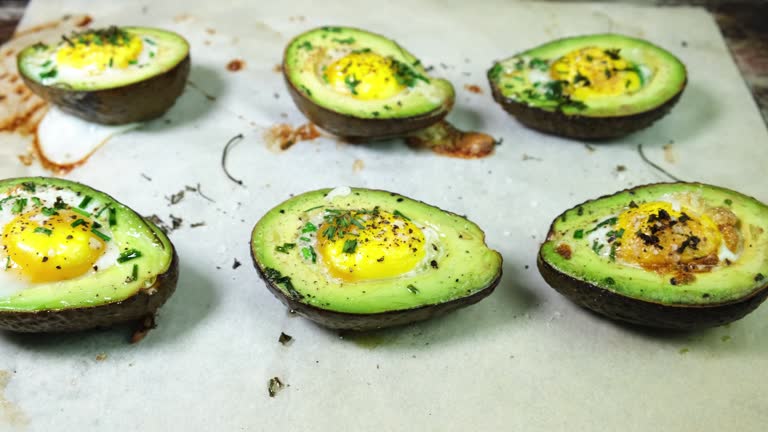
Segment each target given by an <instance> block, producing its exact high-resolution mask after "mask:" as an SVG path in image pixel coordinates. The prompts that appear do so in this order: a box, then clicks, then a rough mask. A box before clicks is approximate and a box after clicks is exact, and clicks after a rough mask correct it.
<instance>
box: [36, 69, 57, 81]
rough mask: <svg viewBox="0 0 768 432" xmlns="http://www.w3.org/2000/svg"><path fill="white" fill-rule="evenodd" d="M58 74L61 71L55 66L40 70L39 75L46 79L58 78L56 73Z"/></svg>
mask: <svg viewBox="0 0 768 432" xmlns="http://www.w3.org/2000/svg"><path fill="white" fill-rule="evenodd" d="M58 74H59V71H58V70H57V69H56V68H55V67H54V68H51V69H49V70H47V71H44V72H40V75H38V76H39V77H40V79H46V78H56V75H58Z"/></svg>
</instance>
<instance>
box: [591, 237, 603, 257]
mask: <svg viewBox="0 0 768 432" xmlns="http://www.w3.org/2000/svg"><path fill="white" fill-rule="evenodd" d="M604 246H605V245H604V244H602V243H598V242H597V240H595V241H593V242H592V251H593V252H594V253H596V254H598V255H600V251H601V250H602V249H603V247H604Z"/></svg>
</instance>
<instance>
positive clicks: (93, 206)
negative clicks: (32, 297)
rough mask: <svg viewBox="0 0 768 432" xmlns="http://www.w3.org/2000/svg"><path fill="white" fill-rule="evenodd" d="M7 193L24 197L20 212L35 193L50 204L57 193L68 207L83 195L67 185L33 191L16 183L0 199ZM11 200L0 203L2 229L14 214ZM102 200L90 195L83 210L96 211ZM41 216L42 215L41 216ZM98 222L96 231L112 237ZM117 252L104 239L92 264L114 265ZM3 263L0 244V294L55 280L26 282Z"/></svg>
mask: <svg viewBox="0 0 768 432" xmlns="http://www.w3.org/2000/svg"><path fill="white" fill-rule="evenodd" d="M9 196H13V197H18V198H26V199H27V206H26V207H25V208H24V210H23V211H22V213H24V212H26V211H29V210H31V209H32V208H33V206H34V203H32V200H31V198H32V197H37V198H38V199H39V200H40V201H41V203H42V205H43V206H44V207H53V205H54V203H55V202H56V198H57V197H61V200H62V201H63V202H64V203H66V204H68V205H69V206H71V207H78V205H79V204H80V202H81V201H82V199H83V195H77V193H76V192H74V191H71V190H68V189H61V190H57V189H56V188H54V187H50V186H48V187H44V186H40V185H37V186H36V188H35V192H31V191H28V190H25V189H23V188H21V187H20V188H18V190H16V191H14V192H13V193H11V194H9V193H0V200H2V199H4V198H7V197H9ZM13 202H14V200H13V199H12V200H10V201H7V202H5V204H3V205H2V209H1V210H0V230H4V229H5V226H6V225H7V224H9V223H10V222H11V221H12V220H13V219H15V218H16V217H17V216H18V214H13V212H12V208H13ZM104 204H105V203H101V202H99V201H98V200H97V199H96V198H95V197H94V199H92V200H91V202H90V203H89V204H88V206H86V208H85V209H83V210H85V211H87V212H90V213H92V214H93V213H94V212H97V211H98V210H99V209H101V208H102V207H103V205H104ZM105 214H106V212H105ZM102 218H104V214H102ZM37 219H39V218H37V217H36V218H35V220H37ZM41 219H45V217H44V216H41ZM100 222H102V227H101V228H99V231H101V232H103V233H104V234H106V235H107V236H109V237H114V236H113V234H112V231H111V230H110V228H109V224H108V223H103V221H100ZM0 241H2V240H0ZM3 245H4V244H3ZM119 256H120V250H119V249H118V247H117V244H116V243H115V241H114V240H112V241H108V242H106V245H105V249H104V253H103V255H102V256H101V257H100V258H99V259H98V260H97V261H96V263H95V266H96V267H97V268H98V269H99V270H98V271H102V270H104V269H107V268H109V267H111V266H113V265H115V263H116V262H117V258H118V257H119ZM7 263H8V254H7V253H6V251H5V248H0V298H5V297H9V296H11V295H14V294H16V293H18V292H20V291H22V290H25V289H29V288H34V287H37V286H41V285H48V284H51V283H55V282H44V283H33V282H30V281H28V280H26V278H25V277H24V276H23V275H22V274H21V273H20V272H18V271H15V270H14V269H13V268H6V264H7ZM11 267H13V263H12V261H11ZM95 272H96V271H94V270H93V269H91V270H89V271H88V272H87V273H85V274H83V275H81V276H79V277H78V278H76V279H81V278H87V277H88V276H89V275H91V274H93V273H95Z"/></svg>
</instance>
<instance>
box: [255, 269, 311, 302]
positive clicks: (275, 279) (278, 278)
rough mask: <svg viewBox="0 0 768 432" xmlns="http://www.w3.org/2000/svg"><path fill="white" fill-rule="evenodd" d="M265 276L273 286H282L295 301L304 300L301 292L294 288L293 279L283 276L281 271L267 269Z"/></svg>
mask: <svg viewBox="0 0 768 432" xmlns="http://www.w3.org/2000/svg"><path fill="white" fill-rule="evenodd" d="M264 276H265V277H266V278H267V280H269V281H270V282H272V283H273V284H275V285H282V286H283V287H284V288H285V289H286V291H288V294H290V295H291V297H293V298H294V299H296V300H300V299H302V298H304V296H303V295H302V294H301V293H300V292H298V291H296V288H294V286H293V283H292V282H291V278H290V277H288V276H283V274H282V273H280V271H279V270H275V269H273V268H271V267H267V268H265V269H264Z"/></svg>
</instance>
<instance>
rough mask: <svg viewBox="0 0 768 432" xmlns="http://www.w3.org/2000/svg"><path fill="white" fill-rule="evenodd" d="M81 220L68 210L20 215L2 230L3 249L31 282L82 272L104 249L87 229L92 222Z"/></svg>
mask: <svg viewBox="0 0 768 432" xmlns="http://www.w3.org/2000/svg"><path fill="white" fill-rule="evenodd" d="M85 219H86V218H83V217H82V216H80V215H78V214H76V213H74V212H72V211H69V210H59V211H58V214H56V215H53V216H50V217H46V216H44V215H42V214H41V213H39V212H38V211H31V212H27V213H24V214H21V215H19V216H17V217H16V218H14V219H13V220H12V221H11V222H9V223H8V224H7V225H6V226H5V228H4V229H3V245H4V246H5V252H6V253H7V254H8V256H9V257H10V258H11V261H12V262H13V263H14V264H15V265H14V266H13V267H15V268H17V269H18V271H19V272H20V273H21V274H22V275H23V276H25V277H26V278H27V279H28V280H30V281H31V282H54V281H62V280H67V279H71V278H74V277H77V276H80V275H82V274H85V273H86V272H87V271H89V270H90V269H91V268H92V267H93V265H94V264H95V263H96V261H97V260H98V259H99V257H101V256H102V255H103V254H104V252H105V248H106V246H105V243H104V240H102V239H101V238H99V237H98V236H96V235H95V234H94V233H92V232H91V226H92V223H93V221H91V220H85ZM78 221H81V222H78ZM73 225H74V226H73Z"/></svg>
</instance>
